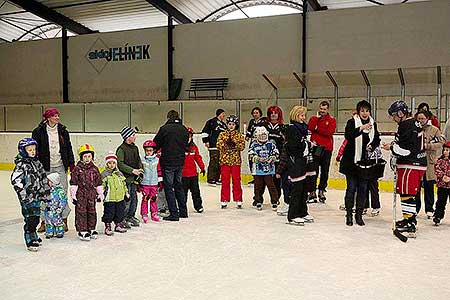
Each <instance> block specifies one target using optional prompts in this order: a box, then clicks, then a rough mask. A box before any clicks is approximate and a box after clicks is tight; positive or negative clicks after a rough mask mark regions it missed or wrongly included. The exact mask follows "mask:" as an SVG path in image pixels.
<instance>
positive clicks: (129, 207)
mask: <svg viewBox="0 0 450 300" xmlns="http://www.w3.org/2000/svg"><path fill="white" fill-rule="evenodd" d="M127 188H128V194H130V201H128V202H127V203H125V219H129V218H131V217H134V215H135V214H136V209H137V204H138V198H137V185H136V184H135V183H127Z"/></svg>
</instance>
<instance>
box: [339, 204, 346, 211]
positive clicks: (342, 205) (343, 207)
mask: <svg viewBox="0 0 450 300" xmlns="http://www.w3.org/2000/svg"><path fill="white" fill-rule="evenodd" d="M339 210H343V211H346V210H347V209H346V208H345V204H341V205H339Z"/></svg>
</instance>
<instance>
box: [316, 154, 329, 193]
mask: <svg viewBox="0 0 450 300" xmlns="http://www.w3.org/2000/svg"><path fill="white" fill-rule="evenodd" d="M331 154H332V151H328V150H324V151H322V154H321V155H320V156H314V160H317V163H316V174H317V175H316V177H315V180H314V191H315V190H316V184H317V177H318V176H319V169H320V182H319V187H318V189H319V190H320V191H326V188H327V186H328V177H329V174H330V163H331Z"/></svg>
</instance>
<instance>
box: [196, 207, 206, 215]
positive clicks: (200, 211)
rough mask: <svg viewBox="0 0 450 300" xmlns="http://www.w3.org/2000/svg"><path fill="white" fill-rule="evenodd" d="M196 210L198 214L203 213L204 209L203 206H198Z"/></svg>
mask: <svg viewBox="0 0 450 300" xmlns="http://www.w3.org/2000/svg"><path fill="white" fill-rule="evenodd" d="M195 211H196V212H198V213H199V214H201V213H203V212H204V211H205V210H204V209H203V207H200V208H199V209H196V210H195Z"/></svg>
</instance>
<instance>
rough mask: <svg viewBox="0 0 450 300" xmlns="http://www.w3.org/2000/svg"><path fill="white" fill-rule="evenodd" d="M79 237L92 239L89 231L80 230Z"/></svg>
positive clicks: (84, 239)
mask: <svg viewBox="0 0 450 300" xmlns="http://www.w3.org/2000/svg"><path fill="white" fill-rule="evenodd" d="M78 237H79V238H80V240H82V241H90V240H91V234H90V233H89V232H86V231H81V232H78Z"/></svg>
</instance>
